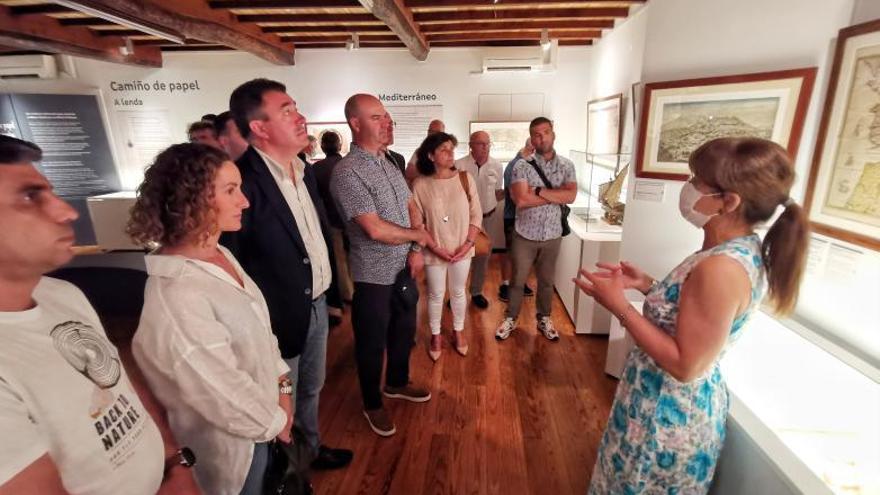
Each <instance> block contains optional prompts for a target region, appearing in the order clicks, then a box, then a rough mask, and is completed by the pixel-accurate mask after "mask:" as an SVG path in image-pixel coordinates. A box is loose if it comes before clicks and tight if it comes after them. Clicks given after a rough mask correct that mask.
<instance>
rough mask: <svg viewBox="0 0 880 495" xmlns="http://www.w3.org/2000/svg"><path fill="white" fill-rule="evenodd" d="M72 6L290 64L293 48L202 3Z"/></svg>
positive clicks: (113, 1)
mask: <svg viewBox="0 0 880 495" xmlns="http://www.w3.org/2000/svg"><path fill="white" fill-rule="evenodd" d="M74 1H75V3H76V4H78V5H80V6H82V7H87V8H89V9H94V10H97V11H100V12H104V13H107V14H111V15H113V16H115V17H120V18H124V19H128V20H131V21H133V22H140V23H143V24H147V25H151V26H161V27H162V28H164V29H168V30H171V31H173V32H176V33H180V34H181V35H183V36H185V37H186V38H192V39H197V40H201V41H205V42H208V43H216V44H219V45H225V46H228V47H230V48H234V49H236V50H241V51H245V52H249V53H251V54H253V55H255V56H257V57H260V58H262V59H264V60H267V61H269V62H272V63H274V64H278V65H293V63H294V48H293V47H292V46H290V45H287V44H285V43H283V42H281V41H280V40H279V39H278V38H277V37H276V36H274V35H271V34H266V33H263V32H262V31H261V30H260V29H259V28H258V27H256V26H250V25H244V24H241V23H239V22H238V21H237V20H236V19H235V17H234V16H233V15H232V14H230V13H228V12H218V11H214V10H212V9H210V8H209V7H208V6H207V4H205V3H204V0H175V1H174V2H166V3H163V4H160V3H158V2H154V1H148V0H74Z"/></svg>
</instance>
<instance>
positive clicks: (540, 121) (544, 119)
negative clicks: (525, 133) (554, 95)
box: [529, 117, 553, 132]
mask: <svg viewBox="0 0 880 495" xmlns="http://www.w3.org/2000/svg"><path fill="white" fill-rule="evenodd" d="M541 124H549V125H550V128H551V129H553V121H552V120H550V119H548V118H547V117H535V118H534V119H532V121H531V122H529V131H530V132H531V130H532V129H534V128H535V127H538V126H539V125H541Z"/></svg>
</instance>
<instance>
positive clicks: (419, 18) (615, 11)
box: [413, 7, 629, 23]
mask: <svg viewBox="0 0 880 495" xmlns="http://www.w3.org/2000/svg"><path fill="white" fill-rule="evenodd" d="M628 15H629V8H626V7H615V8H601V9H510V10H452V11H443V12H415V13H413V18H415V20H416V22H418V23H423V22H436V21H444V22H449V21H487V20H523V21H524V20H529V19H556V20H572V19H573V18H574V19H583V20H588V19H592V20H607V19H616V18H624V17H626V16H628Z"/></svg>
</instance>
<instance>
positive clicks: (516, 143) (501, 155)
mask: <svg viewBox="0 0 880 495" xmlns="http://www.w3.org/2000/svg"><path fill="white" fill-rule="evenodd" d="M476 131H486V132H487V133H488V134H489V142H491V143H492V148H491V149H490V151H489V154H490V155H491V156H492V158H495V159H497V160H498V161H500V162H501V163H507V162H509V161H510V160H513V158H514V157H515V156H516V154H517V152H519V150H521V149H522V147H523V145H524V144H525V143H526V139H528V138H529V121H471V122H470V129H469V131H468V134H473V133H474V132H476Z"/></svg>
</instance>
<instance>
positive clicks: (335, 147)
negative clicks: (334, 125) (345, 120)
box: [321, 131, 342, 155]
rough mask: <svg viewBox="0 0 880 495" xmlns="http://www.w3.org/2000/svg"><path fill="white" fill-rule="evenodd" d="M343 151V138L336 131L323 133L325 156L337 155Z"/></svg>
mask: <svg viewBox="0 0 880 495" xmlns="http://www.w3.org/2000/svg"><path fill="white" fill-rule="evenodd" d="M341 149H342V138H341V137H339V134H338V133H337V132H336V131H324V132H322V133H321V151H323V152H324V154H325V155H335V154H337V153H339V150H341Z"/></svg>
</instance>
